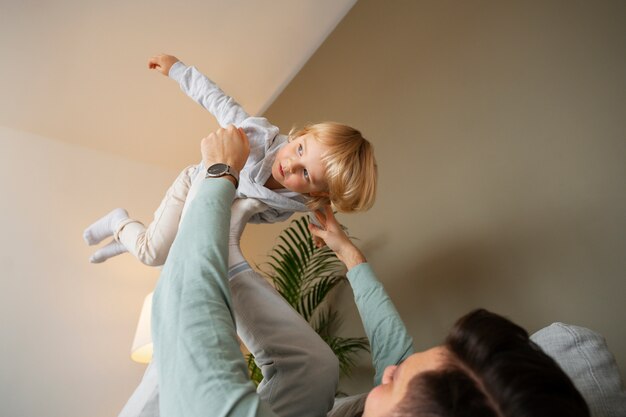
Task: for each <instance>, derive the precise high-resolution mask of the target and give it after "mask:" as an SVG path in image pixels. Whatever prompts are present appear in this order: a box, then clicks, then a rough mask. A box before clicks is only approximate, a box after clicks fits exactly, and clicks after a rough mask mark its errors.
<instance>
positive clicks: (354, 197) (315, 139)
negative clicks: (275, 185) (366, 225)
mask: <svg viewBox="0 0 626 417" xmlns="http://www.w3.org/2000/svg"><path fill="white" fill-rule="evenodd" d="M272 176H273V177H274V179H276V180H277V181H278V182H279V183H280V184H281V185H282V186H284V187H285V188H287V189H290V190H292V191H296V192H299V193H301V194H307V195H308V196H309V198H310V200H309V203H308V204H309V207H310V208H311V209H313V210H317V209H319V208H322V207H323V206H326V205H328V204H329V203H332V205H333V207H334V208H335V209H337V210H338V211H340V212H344V213H350V212H355V211H364V210H367V209H369V208H371V207H372V205H373V204H374V199H375V198H376V183H377V168H376V160H375V159H374V151H373V147H372V145H371V144H370V143H369V142H368V141H367V140H366V139H365V138H363V136H362V135H361V132H359V131H358V130H356V129H353V128H351V127H349V126H346V125H342V124H339V123H333V122H325V123H317V124H313V125H308V126H306V127H304V128H303V129H300V130H297V131H292V132H291V133H290V134H289V143H287V144H286V145H285V146H283V147H282V148H281V149H280V150H279V151H278V153H277V154H276V159H275V161H274V164H273V165H272Z"/></svg>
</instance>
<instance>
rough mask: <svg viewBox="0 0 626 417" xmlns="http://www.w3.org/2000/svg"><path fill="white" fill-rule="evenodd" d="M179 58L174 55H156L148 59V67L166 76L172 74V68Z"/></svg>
mask: <svg viewBox="0 0 626 417" xmlns="http://www.w3.org/2000/svg"><path fill="white" fill-rule="evenodd" d="M178 61H179V60H178V58H176V57H175V56H173V55H166V54H160V55H155V56H153V57H152V58H150V59H149V60H148V68H150V69H155V70H157V71H159V72H160V73H161V74H163V75H165V76H166V77H167V76H168V75H169V74H170V68H172V65H174V64H175V63H177V62H178Z"/></svg>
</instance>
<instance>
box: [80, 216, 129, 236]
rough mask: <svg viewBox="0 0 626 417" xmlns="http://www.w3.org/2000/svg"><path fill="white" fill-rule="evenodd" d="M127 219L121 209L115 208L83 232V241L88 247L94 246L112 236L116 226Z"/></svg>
mask: <svg viewBox="0 0 626 417" xmlns="http://www.w3.org/2000/svg"><path fill="white" fill-rule="evenodd" d="M127 218H128V213H127V212H126V210H124V209H123V208H116V209H115V210H113V211H111V212H110V213H109V214H107V215H106V216H104V217H101V218H100V219H99V220H97V221H96V222H95V223H93V224H92V225H91V226H89V227H88V228H86V229H85V231H84V232H83V239H85V242H87V244H88V245H96V244H98V243H100V242H102V241H103V240H104V239H106V238H107V237H109V236H113V233H115V229H116V228H117V225H118V224H119V223H120V222H121V221H122V220H125V219H127Z"/></svg>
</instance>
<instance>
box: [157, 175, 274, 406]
mask: <svg viewBox="0 0 626 417" xmlns="http://www.w3.org/2000/svg"><path fill="white" fill-rule="evenodd" d="M234 195H235V188H234V187H233V185H232V183H230V182H229V181H228V180H226V179H213V180H205V181H203V183H202V184H201V187H200V190H199V192H198V195H197V196H196V198H195V199H194V201H193V202H192V204H191V205H190V207H189V211H188V212H187V214H186V216H185V219H184V220H183V222H182V224H181V227H180V230H179V232H178V235H177V236H176V240H175V241H174V244H173V245H172V248H171V249H170V253H169V255H168V258H167V261H166V263H165V266H164V268H163V271H162V272H161V276H160V278H159V282H158V285H157V289H156V291H155V295H154V301H153V310H152V326H153V328H152V331H153V339H154V355H155V359H156V363H157V367H158V368H157V369H158V374H159V386H160V400H159V401H160V402H159V407H160V415H161V416H162V417H183V416H184V417H200V416H210V417H225V416H232V417H244V416H245V417H252V416H260V417H261V416H262V417H265V416H275V414H274V413H273V412H272V411H271V410H270V409H269V407H268V406H267V404H265V403H264V402H262V401H261V399H260V398H259V396H258V395H257V393H256V390H255V387H254V385H253V384H252V382H251V381H250V380H249V378H248V374H247V367H246V362H245V360H244V358H243V356H242V354H241V351H240V349H239V344H238V342H237V335H236V332H235V324H234V319H233V314H232V312H231V311H232V302H231V294H230V289H229V286H228V278H227V260H228V251H227V242H228V231H229V223H230V206H231V203H232V201H233V198H234Z"/></svg>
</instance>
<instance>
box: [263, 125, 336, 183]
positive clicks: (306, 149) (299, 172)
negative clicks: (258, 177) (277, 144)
mask: <svg viewBox="0 0 626 417" xmlns="http://www.w3.org/2000/svg"><path fill="white" fill-rule="evenodd" d="M327 150H328V147H327V146H326V145H324V144H322V143H320V142H318V141H317V140H316V139H315V137H314V136H313V135H312V134H311V133H307V134H306V135H302V136H299V137H297V138H295V139H294V140H292V141H291V142H288V143H287V144H286V145H285V146H283V147H282V148H280V149H279V150H278V152H277V153H276V159H275V160H274V164H273V165H272V177H274V179H275V180H276V181H278V182H279V183H280V184H281V185H282V186H283V187H285V188H287V189H288V190H291V191H295V192H297V193H300V194H311V195H316V194H318V195H319V194H322V193H325V192H326V191H327V186H326V180H325V169H324V165H323V163H322V155H323V154H324V153H325V152H326V151H327Z"/></svg>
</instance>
